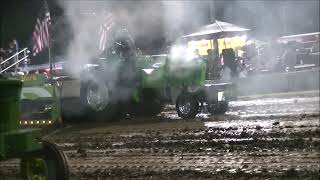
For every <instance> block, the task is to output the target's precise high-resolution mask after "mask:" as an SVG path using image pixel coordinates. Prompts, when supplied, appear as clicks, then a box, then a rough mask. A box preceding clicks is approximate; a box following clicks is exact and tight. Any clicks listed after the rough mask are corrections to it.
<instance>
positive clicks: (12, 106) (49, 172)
mask: <svg viewBox="0 0 320 180" xmlns="http://www.w3.org/2000/svg"><path fill="white" fill-rule="evenodd" d="M21 88H22V81H20V80H12V79H11V80H10V79H7V78H6V79H4V78H0V114H1V118H0V161H2V160H7V159H11V158H19V159H21V163H20V165H21V166H20V169H21V175H22V176H23V179H27V180H35V179H48V180H65V179H69V171H68V166H67V159H66V157H65V155H64V154H63V152H62V151H60V150H59V149H58V147H57V146H56V145H54V144H52V143H50V142H47V141H44V140H41V129H20V128H19V120H18V119H19V115H20V102H21V99H20V94H21ZM0 176H2V175H0ZM2 178H4V177H0V179H2Z"/></svg>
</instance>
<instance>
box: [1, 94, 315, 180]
mask: <svg viewBox="0 0 320 180" xmlns="http://www.w3.org/2000/svg"><path fill="white" fill-rule="evenodd" d="M317 100H319V98H318V97H316V98H304V99H301V98H300V99H299V98H297V99H296V100H295V99H294V98H287V99H280V100H275V99H267V100H254V99H253V100H252V99H251V100H242V101H239V102H234V103H231V108H230V110H229V112H227V114H226V115H225V116H209V115H208V114H206V112H203V113H201V114H200V115H199V116H198V117H197V118H196V119H195V120H181V119H180V118H178V117H177V116H176V113H175V112H174V111H173V110H172V107H171V106H168V107H166V110H165V111H164V112H163V113H161V115H160V116H159V117H154V118H147V119H144V118H141V119H138V118H135V119H130V118H129V119H124V120H121V121H120V122H115V123H114V122H112V123H105V124H90V125H88V124H81V125H73V126H70V127H66V128H64V129H63V130H61V131H60V132H58V133H56V134H53V135H52V136H50V137H49V138H48V139H49V140H50V141H52V142H55V143H57V144H58V146H60V147H61V148H62V149H63V150H64V151H65V153H66V155H67V156H68V159H69V167H70V170H71V179H97V178H102V179H103V178H124V179H127V178H138V179H146V178H147V179H149V178H150V179H168V178H169V179H180V178H185V179H199V178H200V179H203V178H214V179H235V178H237V179H238V178H242V179H261V178H262V179H266V178H269V179H270V178H271V179H279V178H282V179H292V178H297V179H319V177H320V175H319V174H320V171H319V169H320V165H319V164H320V151H319V150H320V129H319V127H320V123H319V117H320V115H319V102H317ZM263 101H265V103H263ZM308 102H309V103H308ZM275 104H277V105H275ZM288 104H290V106H289V105H288ZM286 107H287V108H286ZM264 108H266V109H267V111H265V110H263V109H264ZM279 108H280V110H279ZM304 108H305V109H306V110H305V111H303V109H304ZM257 114H259V115H257ZM15 164H17V162H14V161H13V162H11V163H10V162H8V163H7V164H5V165H3V163H2V164H0V167H1V168H0V169H3V168H4V167H6V168H8V171H7V174H10V173H11V174H12V176H14V174H15V171H14V170H16V171H17V169H19V168H18V167H17V165H15ZM0 172H1V170H0ZM8 172H10V173H8ZM16 174H17V173H16Z"/></svg>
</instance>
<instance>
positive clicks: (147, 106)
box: [131, 89, 164, 117]
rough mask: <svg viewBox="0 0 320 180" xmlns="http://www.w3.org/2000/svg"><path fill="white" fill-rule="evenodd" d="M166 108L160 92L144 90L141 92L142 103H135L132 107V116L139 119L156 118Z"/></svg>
mask: <svg viewBox="0 0 320 180" xmlns="http://www.w3.org/2000/svg"><path fill="white" fill-rule="evenodd" d="M163 108H164V103H163V102H162V100H161V97H160V95H159V93H158V92H156V91H154V90H152V89H144V90H142V91H141V96H140V101H139V102H133V103H132V106H131V114H132V115H133V116H137V117H151V116H156V115H158V114H159V113H161V111H162V110H163Z"/></svg>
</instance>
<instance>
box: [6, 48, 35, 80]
mask: <svg viewBox="0 0 320 180" xmlns="http://www.w3.org/2000/svg"><path fill="white" fill-rule="evenodd" d="M22 53H23V57H22V58H21V59H19V55H20V54H22ZM29 53H30V51H29V50H28V48H24V49H22V50H21V51H19V52H17V53H15V54H13V55H12V56H10V57H9V58H7V59H6V60H4V61H2V62H1V63H0V67H1V66H2V65H4V64H5V63H6V62H9V61H10V60H11V59H13V58H16V60H15V61H14V62H13V63H12V64H10V65H9V66H7V67H5V68H4V69H2V70H1V68H0V70H1V71H0V74H2V73H5V72H6V71H7V70H9V69H10V68H12V67H13V66H15V65H17V64H19V63H20V62H21V61H24V60H26V59H27V58H28V57H29Z"/></svg>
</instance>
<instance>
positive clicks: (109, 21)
mask: <svg viewBox="0 0 320 180" xmlns="http://www.w3.org/2000/svg"><path fill="white" fill-rule="evenodd" d="M114 25H115V23H114V16H113V14H111V13H108V14H107V15H106V16H105V17H104V19H103V22H102V24H101V26H100V30H99V35H100V40H99V50H100V51H104V50H105V48H106V42H107V39H108V33H109V32H110V30H111V28H112V27H113V26H114Z"/></svg>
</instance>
